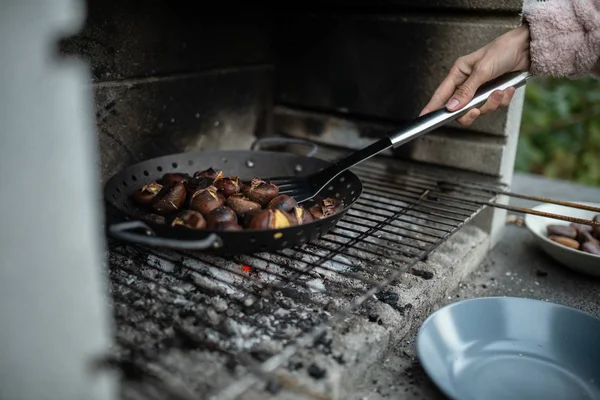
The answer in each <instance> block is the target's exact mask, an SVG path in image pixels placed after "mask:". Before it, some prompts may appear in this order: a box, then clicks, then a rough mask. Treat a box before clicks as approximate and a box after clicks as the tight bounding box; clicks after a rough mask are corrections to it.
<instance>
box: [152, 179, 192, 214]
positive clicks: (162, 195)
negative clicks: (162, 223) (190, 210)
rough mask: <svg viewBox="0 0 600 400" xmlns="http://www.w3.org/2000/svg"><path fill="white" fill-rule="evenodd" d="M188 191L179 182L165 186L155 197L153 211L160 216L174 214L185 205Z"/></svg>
mask: <svg viewBox="0 0 600 400" xmlns="http://www.w3.org/2000/svg"><path fill="white" fill-rule="evenodd" d="M185 198H186V191H185V186H183V183H181V182H177V183H175V184H173V185H170V186H163V188H162V189H161V191H160V192H159V193H158V194H157V195H156V196H155V197H154V200H153V202H152V209H153V210H154V212H155V213H157V214H160V215H168V214H172V213H174V212H175V211H177V210H179V209H180V208H181V207H182V206H183V205H184V204H185Z"/></svg>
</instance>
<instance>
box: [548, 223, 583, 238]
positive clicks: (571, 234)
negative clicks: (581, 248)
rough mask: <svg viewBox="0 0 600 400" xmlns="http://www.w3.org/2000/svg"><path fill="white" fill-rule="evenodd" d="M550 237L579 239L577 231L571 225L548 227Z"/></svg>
mask: <svg viewBox="0 0 600 400" xmlns="http://www.w3.org/2000/svg"><path fill="white" fill-rule="evenodd" d="M546 231H547V232H548V236H562V237H566V238H570V239H575V238H576V237H577V230H576V229H575V228H573V227H571V226H569V225H548V226H547V227H546Z"/></svg>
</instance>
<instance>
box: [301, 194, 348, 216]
mask: <svg viewBox="0 0 600 400" xmlns="http://www.w3.org/2000/svg"><path fill="white" fill-rule="evenodd" d="M340 207H341V202H340V201H339V200H336V199H332V198H329V197H328V198H326V199H323V200H321V201H319V202H318V203H317V204H315V205H314V206H312V207H311V208H310V209H309V210H308V211H309V212H310V213H311V214H312V216H313V217H314V218H315V219H323V218H327V217H330V216H332V215H333V214H335V213H337V212H338V211H339V209H340Z"/></svg>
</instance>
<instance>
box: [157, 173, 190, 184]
mask: <svg viewBox="0 0 600 400" xmlns="http://www.w3.org/2000/svg"><path fill="white" fill-rule="evenodd" d="M190 179H192V177H191V176H189V175H188V174H186V173H182V172H168V173H166V174H164V175H163V176H162V178H161V179H160V181H159V183H160V184H161V185H172V184H174V183H177V182H181V183H183V184H185V183H186V182H187V181H189V180H190Z"/></svg>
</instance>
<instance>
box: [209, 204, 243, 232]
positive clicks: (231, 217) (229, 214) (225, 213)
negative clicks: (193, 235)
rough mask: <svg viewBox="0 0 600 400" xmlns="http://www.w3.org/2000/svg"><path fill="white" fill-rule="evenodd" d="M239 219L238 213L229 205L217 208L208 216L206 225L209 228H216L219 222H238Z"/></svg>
mask: <svg viewBox="0 0 600 400" xmlns="http://www.w3.org/2000/svg"><path fill="white" fill-rule="evenodd" d="M237 221H238V218H237V214H236V213H235V211H233V210H232V209H231V208H229V207H227V206H221V207H219V208H215V209H214V210H212V211H211V212H209V213H208V215H207V216H206V226H207V227H208V228H209V229H214V227H215V226H216V225H217V224H220V223H222V222H235V223H236V224H237Z"/></svg>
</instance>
